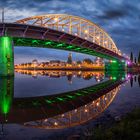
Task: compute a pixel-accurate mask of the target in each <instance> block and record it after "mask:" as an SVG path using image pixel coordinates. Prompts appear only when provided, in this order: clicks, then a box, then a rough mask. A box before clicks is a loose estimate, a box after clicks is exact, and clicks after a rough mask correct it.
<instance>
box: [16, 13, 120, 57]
mask: <svg viewBox="0 0 140 140" xmlns="http://www.w3.org/2000/svg"><path fill="white" fill-rule="evenodd" d="M16 23H21V24H29V25H37V26H41V27H47V28H51V29H54V30H58V31H62V32H64V33H65V32H66V33H68V34H72V35H75V36H77V37H80V38H83V39H84V40H85V42H83V44H84V43H86V40H87V41H90V42H93V43H96V44H98V45H100V46H101V47H103V48H106V49H109V50H111V51H113V52H115V53H117V54H119V55H121V52H120V51H119V50H118V48H117V47H116V45H115V43H114V41H113V40H112V38H111V37H110V36H109V35H108V34H107V33H106V32H105V31H104V30H103V29H102V28H101V27H99V26H98V25H97V24H95V23H93V22H91V21H89V20H87V19H84V18H81V17H78V16H72V15H67V14H47V15H41V16H33V17H29V18H25V19H22V20H18V21H16ZM61 37H63V35H62V36H61ZM75 40H76V38H75ZM83 44H82V45H83Z"/></svg>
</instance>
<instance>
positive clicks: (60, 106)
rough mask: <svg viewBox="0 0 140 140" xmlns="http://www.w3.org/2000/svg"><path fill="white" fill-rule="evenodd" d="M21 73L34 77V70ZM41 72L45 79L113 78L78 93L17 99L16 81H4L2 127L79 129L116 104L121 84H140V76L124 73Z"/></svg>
mask: <svg viewBox="0 0 140 140" xmlns="http://www.w3.org/2000/svg"><path fill="white" fill-rule="evenodd" d="M34 72H35V71H33V73H34ZM20 73H23V74H24V75H25V74H27V75H32V72H31V71H24V72H23V71H20ZM36 73H37V74H36V75H37V79H38V77H39V73H40V71H36ZM41 73H45V74H43V75H42V76H46V75H47V76H48V75H49V76H51V75H52V73H53V74H54V73H55V74H57V75H58V74H59V76H60V77H61V76H62V77H63V76H65V75H67V76H68V78H69V79H71V77H73V75H77V76H80V77H89V75H92V76H96V78H97V79H99V77H105V76H107V77H109V78H108V80H105V81H103V82H100V83H98V84H97V83H96V84H93V85H92V86H88V87H84V88H81V89H76V90H74V91H68V92H64V93H60V94H51V95H42V96H30V97H22V96H21V97H18V98H17V97H15V96H14V94H15V93H14V79H13V78H1V79H0V101H1V102H0V120H1V123H2V124H5V123H20V124H24V125H25V126H30V127H37V128H44V129H55V128H66V127H71V126H76V125H79V124H82V123H85V122H87V121H89V120H91V119H94V118H96V117H97V116H98V115H99V114H100V113H102V112H103V111H104V110H105V109H106V108H107V107H108V106H109V105H110V103H111V102H112V101H113V99H114V97H115V96H116V94H117V93H118V91H119V90H120V87H121V85H122V84H123V83H124V82H126V81H127V80H129V78H130V83H131V85H132V86H133V82H134V81H138V83H139V85H140V75H138V76H136V75H135V76H133V75H130V74H127V75H126V74H125V73H120V72H119V73H105V74H104V73H103V72H83V73H82V72H75V71H67V72H66V71H43V72H41ZM87 75H88V76H87ZM116 75H117V76H116ZM56 77H58V76H56ZM52 78H53V77H52ZM133 78H134V79H133ZM37 79H34V80H37ZM87 79H88V78H87ZM24 88H26V87H24ZM33 92H34V90H33ZM21 94H22V93H21Z"/></svg>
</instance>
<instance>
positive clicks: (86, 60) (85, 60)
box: [83, 58, 93, 64]
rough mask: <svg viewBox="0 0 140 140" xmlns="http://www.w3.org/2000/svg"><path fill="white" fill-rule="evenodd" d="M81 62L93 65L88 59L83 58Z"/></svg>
mask: <svg viewBox="0 0 140 140" xmlns="http://www.w3.org/2000/svg"><path fill="white" fill-rule="evenodd" d="M83 62H85V63H87V64H93V61H92V60H91V59H90V58H85V59H84V60H83Z"/></svg>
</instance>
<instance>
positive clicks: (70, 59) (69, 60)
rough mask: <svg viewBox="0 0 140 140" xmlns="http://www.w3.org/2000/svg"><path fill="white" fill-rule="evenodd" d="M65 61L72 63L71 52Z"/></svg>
mask: <svg viewBox="0 0 140 140" xmlns="http://www.w3.org/2000/svg"><path fill="white" fill-rule="evenodd" d="M67 63H68V64H72V54H71V53H69V56H68V60H67Z"/></svg>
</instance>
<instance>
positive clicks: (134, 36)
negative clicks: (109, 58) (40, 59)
mask: <svg viewBox="0 0 140 140" xmlns="http://www.w3.org/2000/svg"><path fill="white" fill-rule="evenodd" d="M0 5H1V7H5V9H6V12H5V19H6V20H8V21H9V22H13V21H16V20H19V19H22V18H26V17H30V16H34V15H42V14H46V13H67V14H71V15H77V16H81V17H84V18H87V19H89V20H91V21H92V22H95V23H97V24H99V25H100V26H101V27H102V28H103V29H105V30H106V31H107V32H108V33H109V34H110V36H111V37H112V38H113V40H114V41H115V42H116V44H117V46H118V48H119V49H120V50H123V51H124V53H128V54H129V53H130V52H131V51H132V46H133V51H134V53H135V54H137V51H138V49H140V47H139V44H140V39H139V36H140V31H139V24H140V1H139V0H133V1H126V0H116V1H114V0H104V1H103V0H86V1H85V0H70V1H69V0H30V1H29V0H20V1H17V0H16V1H13V0H5V1H0ZM40 51H42V50H40ZM49 52H51V51H50V50H46V54H48V53H49ZM16 53H19V52H16ZM59 53H60V54H61V58H63V57H62V56H63V55H65V53H64V52H63V51H61V52H58V54H59ZM23 54H24V52H23ZM32 54H35V51H32ZM38 55H40V54H38ZM56 56H57V55H56ZM56 56H55V54H54V57H56ZM59 58H60V57H59Z"/></svg>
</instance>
